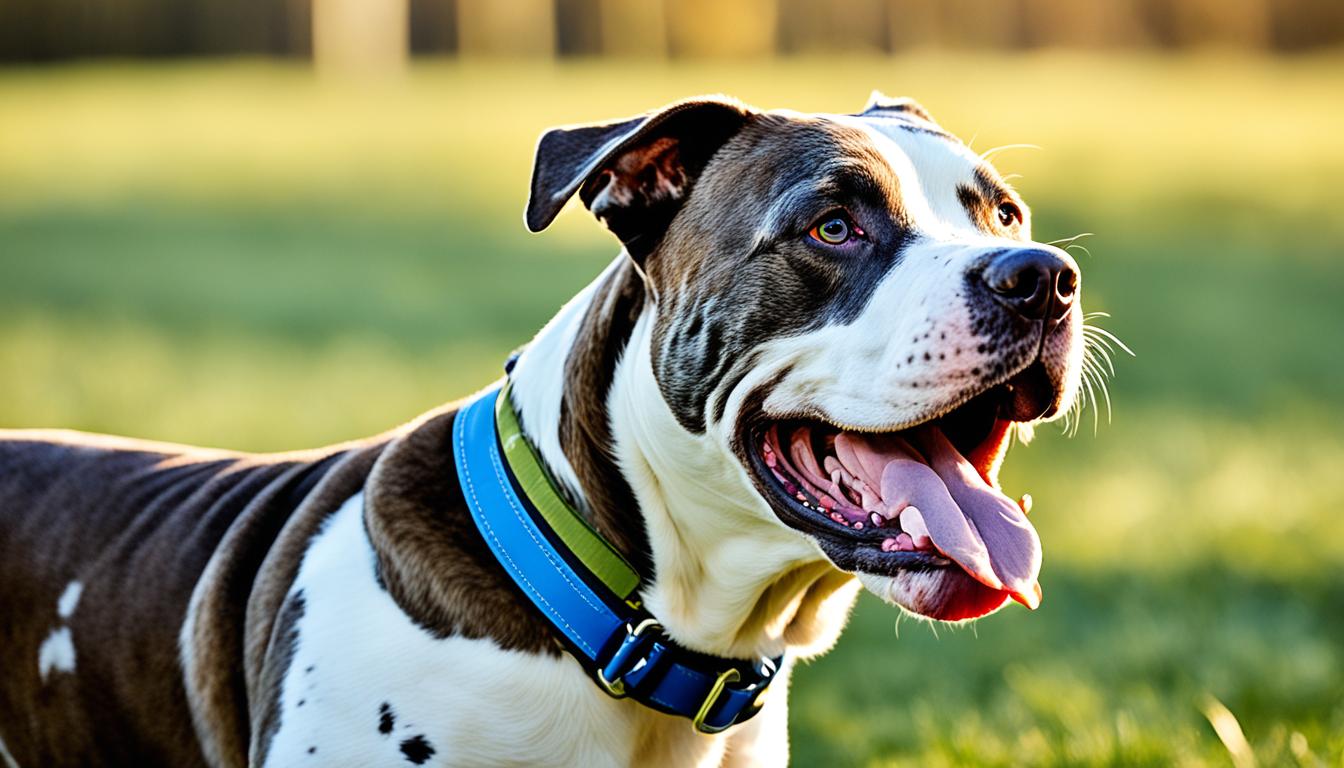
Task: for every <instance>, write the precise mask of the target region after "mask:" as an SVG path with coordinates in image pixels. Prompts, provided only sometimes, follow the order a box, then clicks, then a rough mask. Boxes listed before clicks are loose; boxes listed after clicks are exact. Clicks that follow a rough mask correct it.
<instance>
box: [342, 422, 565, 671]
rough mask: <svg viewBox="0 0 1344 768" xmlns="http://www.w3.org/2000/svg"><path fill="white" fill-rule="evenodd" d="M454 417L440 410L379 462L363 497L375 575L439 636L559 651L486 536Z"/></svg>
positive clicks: (508, 647) (551, 633)
mask: <svg viewBox="0 0 1344 768" xmlns="http://www.w3.org/2000/svg"><path fill="white" fill-rule="evenodd" d="M456 415H457V412H456V411H455V410H453V409H451V408H444V409H442V410H439V411H436V412H433V413H431V414H429V415H428V416H426V417H425V418H424V419H423V420H421V421H420V423H419V424H417V425H416V426H415V427H414V428H413V429H410V430H409V431H407V432H406V433H405V434H403V435H401V436H400V437H398V438H397V439H396V440H393V441H392V443H391V444H389V445H388V447H387V450H386V451H384V452H383V454H382V456H380V457H379V459H378V463H377V464H376V465H375V466H374V468H373V472H372V474H371V475H370V477H369V483H368V486H367V488H366V490H365V497H364V523H365V527H366V529H367V530H368V534H369V539H370V541H371V542H372V544H373V549H374V552H375V553H376V555H377V562H378V573H379V575H380V577H381V578H382V582H383V584H384V585H386V588H387V590H388V592H389V593H390V594H391V595H392V598H393V599H394V600H396V602H397V604H398V605H399V606H400V607H401V609H402V610H403V611H405V612H406V613H407V615H409V616H410V617H411V619H412V620H414V621H415V622H416V623H417V624H419V625H420V626H421V627H423V628H424V629H425V630H426V631H427V632H429V633H431V634H433V635H434V636H436V637H447V636H449V635H460V636H463V637H469V638H482V637H488V638H491V639H492V640H494V641H495V642H496V643H497V644H498V645H499V646H500V647H501V648H504V649H506V650H518V651H527V652H531V653H550V654H558V653H559V646H558V641H557V640H556V639H555V635H554V630H553V629H552V628H551V626H550V624H549V623H548V622H546V620H545V619H544V618H542V616H541V615H540V614H539V613H538V612H537V611H536V610H535V609H534V608H533V607H532V604H531V603H530V602H529V601H528V600H527V599H526V598H525V597H524V596H523V595H522V593H521V592H520V591H519V589H518V587H517V586H516V585H515V584H514V583H513V580H512V579H511V578H510V577H509V575H508V574H507V573H506V572H505V571H504V568H503V566H501V565H500V564H499V562H498V561H497V560H496V559H495V557H494V555H493V554H492V553H491V551H490V548H489V546H488V545H487V544H486V543H485V541H484V540H483V539H482V538H481V534H480V531H479V530H478V529H477V527H476V523H475V522H474V521H473V520H472V518H471V512H470V511H469V510H468V509H467V506H466V502H465V500H464V499H463V498H462V492H461V487H460V485H459V483H458V479H457V471H456V468H455V465H454V463H453V452H452V427H453V420H454V418H455V417H456Z"/></svg>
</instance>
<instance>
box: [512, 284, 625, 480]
mask: <svg viewBox="0 0 1344 768" xmlns="http://www.w3.org/2000/svg"><path fill="white" fill-rule="evenodd" d="M619 266H620V259H619V258H618V259H617V260H615V261H613V262H612V263H611V264H610V265H608V266H607V268H606V269H604V270H603V271H602V274H600V275H598V276H597V278H596V279H595V280H593V281H592V282H591V283H589V284H588V285H587V286H585V287H584V289H583V290H582V291H579V293H578V295H577V296H575V297H574V298H572V299H570V300H569V301H568V302H567V303H566V304H565V306H563V307H561V309H560V311H559V312H558V313H556V315H555V317H553V318H551V321H550V322H548V323H546V325H545V327H543V328H542V329H541V330H540V331H538V332H537V335H536V337H534V338H533V339H532V342H531V343H530V344H528V345H527V348H526V349H525V350H524V351H523V353H522V355H521V356H519V358H518V362H517V363H516V364H515V365H514V368H513V373H512V375H511V376H510V379H511V380H512V381H513V387H512V390H511V392H512V398H511V399H512V402H513V407H514V408H515V409H517V412H518V416H519V419H520V420H521V421H522V424H523V428H524V429H525V430H526V431H527V434H528V438H529V440H530V441H531V443H532V445H533V446H534V447H536V449H537V452H538V453H539V454H541V458H542V460H543V461H544V462H545V463H546V468H547V469H548V470H550V475H551V478H552V479H554V480H555V481H556V482H558V483H559V484H560V485H561V486H562V487H563V488H564V490H565V491H567V492H568V495H569V497H570V498H571V499H574V500H576V501H579V502H580V504H581V503H582V498H583V494H582V492H581V490H582V486H580V484H579V478H578V476H577V475H575V474H574V468H573V467H572V466H570V464H569V459H568V458H566V457H565V452H564V450H563V449H562V448H561V447H560V431H559V430H558V429H556V425H558V424H559V423H560V398H561V396H562V395H563V394H564V388H565V360H566V358H567V357H568V356H569V351H570V350H571V349H572V348H573V347H574V339H575V337H576V336H577V335H578V332H579V327H580V326H581V325H583V316H584V314H585V313H586V312H587V311H588V307H589V305H591V304H592V301H593V294H594V293H596V291H597V288H598V286H600V285H601V284H602V282H603V281H605V280H606V279H607V277H608V275H610V274H611V273H612V272H613V271H615V270H616V268H617V267H619Z"/></svg>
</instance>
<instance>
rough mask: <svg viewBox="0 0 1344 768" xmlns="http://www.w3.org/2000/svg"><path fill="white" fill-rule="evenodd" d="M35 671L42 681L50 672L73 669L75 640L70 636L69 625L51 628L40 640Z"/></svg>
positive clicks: (45, 679)
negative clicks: (40, 644) (49, 632)
mask: <svg viewBox="0 0 1344 768" xmlns="http://www.w3.org/2000/svg"><path fill="white" fill-rule="evenodd" d="M37 671H38V672H39V673H40V674H41V675H42V682H44V683H45V682H46V681H47V676H48V675H50V674H51V673H52V672H73V671H75V641H74V639H73V638H72V637H71V636H70V628H69V627H57V628H56V629H53V630H52V631H51V634H49V635H47V639H46V640H43V641H42V646H41V647H40V648H38V649H37Z"/></svg>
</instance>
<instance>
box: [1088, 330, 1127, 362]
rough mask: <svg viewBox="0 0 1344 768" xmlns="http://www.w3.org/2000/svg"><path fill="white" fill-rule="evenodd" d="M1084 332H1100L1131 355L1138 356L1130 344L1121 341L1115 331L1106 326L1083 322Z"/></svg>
mask: <svg viewBox="0 0 1344 768" xmlns="http://www.w3.org/2000/svg"><path fill="white" fill-rule="evenodd" d="M1083 333H1085V334H1086V333H1092V334H1099V335H1100V336H1102V337H1104V338H1106V339H1107V340H1108V341H1110V342H1111V343H1113V344H1115V345H1116V346H1118V347H1120V349H1123V350H1124V351H1125V352H1126V353H1127V354H1128V355H1129V356H1130V357H1137V355H1135V354H1134V350H1132V349H1130V348H1129V345H1128V344H1126V343H1125V342H1123V341H1121V340H1120V337H1119V336H1116V335H1115V334H1114V333H1111V332H1110V331H1108V330H1106V329H1105V328H1102V327H1101V326H1099V325H1092V324H1089V323H1083Z"/></svg>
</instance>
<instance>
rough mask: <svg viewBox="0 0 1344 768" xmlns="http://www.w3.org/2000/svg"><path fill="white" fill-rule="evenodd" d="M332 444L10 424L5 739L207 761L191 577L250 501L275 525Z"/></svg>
mask: <svg viewBox="0 0 1344 768" xmlns="http://www.w3.org/2000/svg"><path fill="white" fill-rule="evenodd" d="M337 455H339V451H326V452H321V453H317V454H298V455H280V456H274V457H269V456H263V457H258V456H249V455H246V454H236V453H228V452H222V451H205V450H199V449H191V448H184V447H181V446H173V445H165V444H158V443H146V442H139V441H132V440H121V439H116V438H104V437H98V436H92V435H85V434H80V433H73V432H24V431H17V432H0V617H3V621H0V739H2V740H0V745H3V746H4V747H5V748H6V749H7V750H8V751H9V753H10V754H11V756H12V758H13V759H16V760H17V761H18V762H19V764H21V765H59V764H63V763H62V758H63V757H64V758H66V759H73V760H76V761H78V760H80V759H81V758H79V757H78V756H80V755H85V756H87V755H90V754H98V755H100V757H101V759H102V760H103V761H104V762H105V763H107V764H137V765H145V764H154V763H160V764H165V765H167V764H171V765H195V764H200V751H199V748H198V747H197V746H196V736H195V734H194V732H193V730H192V724H191V714H190V710H189V708H188V704H187V700H186V695H185V692H184V688H183V682H182V681H183V675H182V670H181V663H180V660H179V650H178V637H179V633H180V631H181V627H182V623H183V619H184V617H185V616H186V612H187V607H188V603H189V601H190V599H191V596H192V590H193V589H194V587H195V586H196V582H197V580H198V578H199V577H200V575H201V573H202V571H203V570H204V569H205V567H206V565H207V563H208V562H209V560H210V558H211V556H212V555H213V554H214V552H215V551H216V549H217V547H218V546H219V544H220V542H221V539H223V538H224V536H225V534H226V533H227V532H228V531H229V529H230V526H232V525H234V524H235V522H236V521H238V520H239V518H240V515H242V514H243V513H244V512H246V513H247V516H249V517H255V516H257V515H259V514H260V515H261V516H262V517H266V518H269V520H268V521H266V522H267V523H268V524H264V525H252V526H248V527H249V529H251V532H252V535H253V536H254V537H257V538H262V539H264V538H265V537H272V538H273V537H274V535H275V533H276V532H278V530H279V528H280V527H281V525H283V522H284V520H285V519H286V517H287V516H288V513H289V511H290V510H292V509H293V506H294V505H293V504H292V503H290V502H291V501H294V500H297V499H299V498H301V497H302V496H303V494H304V493H306V492H307V491H308V490H309V489H311V487H312V485H313V484H314V483H315V482H316V481H317V479H318V478H319V477H320V476H321V475H322V470H323V468H324V467H326V466H329V465H330V464H331V463H332V460H333V459H334V458H336V456H337ZM259 498H262V499H270V500H271V502H272V503H270V504H266V505H264V506H265V507H266V509H265V510H263V512H265V514H262V512H258V510H257V509H256V506H257V505H256V502H257V500H258V499H259ZM254 543H256V544H260V545H261V546H259V547H257V551H258V552H263V553H264V552H265V550H266V548H267V547H266V544H267V543H268V542H266V541H264V540H263V541H256V542H254ZM258 565H259V563H258ZM242 575H243V577H244V578H243V579H241V581H242V582H243V583H241V584H239V585H238V586H239V593H240V595H241V596H242V598H243V600H242V601H241V602H240V604H239V606H240V607H239V610H240V611H241V610H242V606H244V605H245V599H246V595H247V590H248V588H249V587H250V582H249V581H248V580H247V579H246V575H247V574H242ZM0 755H3V752H0Z"/></svg>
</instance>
